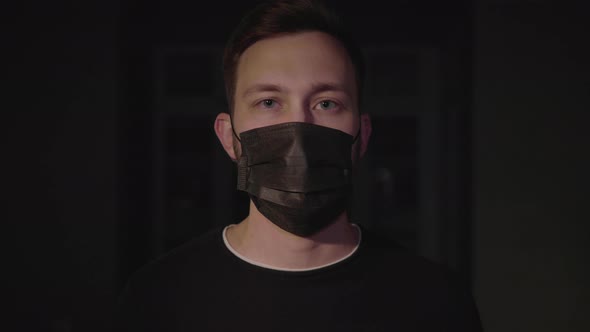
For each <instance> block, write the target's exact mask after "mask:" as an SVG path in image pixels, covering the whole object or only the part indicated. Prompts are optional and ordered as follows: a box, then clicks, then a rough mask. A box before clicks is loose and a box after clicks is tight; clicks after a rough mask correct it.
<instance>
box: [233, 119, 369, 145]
mask: <svg viewBox="0 0 590 332" xmlns="http://www.w3.org/2000/svg"><path fill="white" fill-rule="evenodd" d="M229 122H230V125H231V131H232V133H233V134H234V136H235V137H236V139H237V140H238V142H240V143H242V140H241V139H240V135H238V134H237V133H236V130H235V129H234V117H233V116H232V115H231V114H230V116H229ZM361 127H362V118H361V113H360V112H359V129H358V130H357V131H356V135H355V136H354V138H353V139H352V144H354V143H356V141H357V139H358V138H359V136H361Z"/></svg>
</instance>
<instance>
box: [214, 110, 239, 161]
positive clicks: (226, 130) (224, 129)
mask: <svg viewBox="0 0 590 332" xmlns="http://www.w3.org/2000/svg"><path fill="white" fill-rule="evenodd" d="M213 128H214V129H215V134H216V135H217V138H219V141H220V142H221V146H223V149H224V150H225V152H227V154H228V155H229V157H230V158H231V159H232V160H233V161H236V160H237V158H236V153H235V151H234V137H233V135H234V134H233V130H232V123H231V118H230V115H229V114H227V113H219V114H218V115H217V117H216V118H215V124H214V125H213Z"/></svg>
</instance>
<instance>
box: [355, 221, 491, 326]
mask: <svg viewBox="0 0 590 332" xmlns="http://www.w3.org/2000/svg"><path fill="white" fill-rule="evenodd" d="M364 231H365V230H364ZM364 233H366V236H365V235H363V239H366V243H365V247H364V250H365V253H364V255H363V256H365V257H367V261H368V262H370V264H368V265H367V266H366V268H367V270H368V271H371V272H369V273H368V274H369V275H370V278H371V279H372V280H373V279H375V280H376V281H380V282H376V284H379V285H387V287H384V288H383V289H382V290H381V291H382V292H383V293H385V294H386V295H385V296H387V297H389V298H391V297H394V296H398V297H399V296H401V297H402V298H405V299H407V303H408V304H409V305H410V306H415V308H414V309H415V310H414V311H415V312H416V314H417V315H419V316H422V317H430V319H429V321H428V322H426V323H433V324H434V323H435V322H436V324H444V326H451V327H453V328H452V329H451V330H453V331H480V330H481V323H480V320H479V313H478V310H477V307H476V305H475V301H474V300H473V297H472V294H471V291H470V287H469V281H468V280H467V279H466V278H465V277H462V276H460V275H459V274H458V273H456V272H455V271H454V270H452V269H451V268H449V267H448V266H447V265H444V264H442V263H438V262H435V261H432V260H430V259H427V258H424V257H422V256H419V255H417V254H416V253H414V252H412V251H411V250H409V249H406V248H404V247H402V246H400V245H399V244H397V243H395V241H392V240H391V239H389V238H388V237H386V236H383V235H381V234H379V233H377V232H374V231H370V230H366V231H365V232H364ZM439 326H443V325H439ZM432 327H433V328H434V327H435V325H433V326H432Z"/></svg>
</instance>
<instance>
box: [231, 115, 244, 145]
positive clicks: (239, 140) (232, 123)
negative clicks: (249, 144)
mask: <svg viewBox="0 0 590 332" xmlns="http://www.w3.org/2000/svg"><path fill="white" fill-rule="evenodd" d="M229 122H230V124H231V131H232V133H233V134H234V136H235V137H236V139H237V140H238V142H240V143H242V140H241V139H240V136H238V134H237V133H236V131H235V130H234V117H233V116H231V114H230V115H229Z"/></svg>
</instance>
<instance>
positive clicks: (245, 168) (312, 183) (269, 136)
mask: <svg viewBox="0 0 590 332" xmlns="http://www.w3.org/2000/svg"><path fill="white" fill-rule="evenodd" d="M357 137H358V135H357ZM240 138H241V139H240V142H241V144H242V155H241V156H240V159H239V161H238V190H242V191H245V192H248V194H249V195H250V198H251V199H252V201H253V202H254V204H255V205H256V207H257V208H258V210H259V211H260V213H262V215H264V216H265V217H266V218H268V219H269V220H270V221H271V222H273V223H274V224H275V225H277V226H279V227H280V228H282V229H284V230H285V231H287V232H290V233H292V234H295V235H298V236H309V235H312V234H314V233H316V232H317V231H319V230H321V229H322V228H324V227H326V226H328V225H329V224H330V223H331V222H333V221H334V220H335V219H336V217H338V216H339V215H340V214H341V213H342V212H344V211H345V210H346V208H347V206H348V201H349V195H350V193H351V175H352V174H351V173H352V160H351V151H352V144H353V143H354V141H355V140H356V138H353V137H352V136H351V135H349V134H346V133H344V132H342V131H340V130H337V129H332V128H328V127H322V126H318V125H314V124H309V123H304V122H290V123H281V124H278V125H272V126H268V127H262V128H256V129H252V130H248V131H245V132H243V133H241V134H240Z"/></svg>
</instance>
